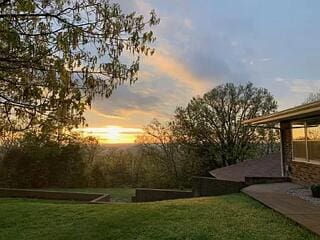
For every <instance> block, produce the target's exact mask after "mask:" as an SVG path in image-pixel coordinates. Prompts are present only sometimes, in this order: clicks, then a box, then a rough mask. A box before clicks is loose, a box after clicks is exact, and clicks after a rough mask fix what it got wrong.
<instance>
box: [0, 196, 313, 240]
mask: <svg viewBox="0 0 320 240" xmlns="http://www.w3.org/2000/svg"><path fill="white" fill-rule="evenodd" d="M0 239H1V240H2V239H5V240H11V239H14V240H18V239H32V240H37V239H41V240H44V239H119V240H129V239H130V240H132V239H139V240H143V239H152V240H153V239H157V240H159V239H160V240H161V239H181V240H182V239H184V240H185V239H198V240H204V239H218V240H221V239H227V240H230V239H244V240H250V239H257V240H261V239H268V240H269V239H276V240H279V239H281V240H284V239H290V240H291V239H304V240H305V239H319V238H317V237H316V236H315V235H313V234H312V233H310V232H308V231H307V230H305V229H303V228H301V227H299V226H297V225H296V224H294V223H293V222H291V221H289V220H287V219H286V218H284V217H282V216H281V215H280V214H278V213H276V212H273V211H272V210H270V209H267V208H265V207H264V206H262V205H261V204H260V203H258V202H256V201H254V200H252V199H250V198H248V197H246V196H245V195H243V194H233V195H228V196H221V197H208V198H194V199H185V200H173V201H162V202H154V203H139V204H135V203H110V204H102V205H101V204H98V205H94V204H75V203H73V204H69V203H65V202H63V203H59V202H53V201H44V200H41V201H39V200H22V199H1V200H0Z"/></svg>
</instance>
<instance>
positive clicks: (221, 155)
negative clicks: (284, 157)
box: [172, 83, 277, 172]
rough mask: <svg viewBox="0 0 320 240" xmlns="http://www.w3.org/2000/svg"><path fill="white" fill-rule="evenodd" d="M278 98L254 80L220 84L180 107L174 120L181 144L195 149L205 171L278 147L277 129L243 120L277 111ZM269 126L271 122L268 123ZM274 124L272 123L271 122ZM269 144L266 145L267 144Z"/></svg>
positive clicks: (175, 131) (173, 125)
mask: <svg viewBox="0 0 320 240" xmlns="http://www.w3.org/2000/svg"><path fill="white" fill-rule="evenodd" d="M276 109H277V104H276V101H275V100H274V98H273V96H272V95H271V94H270V93H269V92H268V90H267V89H263V88H256V87H254V86H253V85H252V83H248V84H246V85H234V84H232V83H227V84H225V85H220V86H218V87H216V88H214V89H212V90H211V91H209V92H207V93H206V94H204V96H203V97H194V98H193V99H192V100H191V101H190V102H189V104H188V105H187V107H185V108H183V107H178V108H177V109H176V113H175V116H174V121H173V122H172V129H173V135H174V136H175V137H176V139H177V141H178V142H179V144H181V145H183V146H185V147H186V148H189V149H192V150H194V151H196V153H197V154H198V156H199V157H200V158H201V160H202V169H203V171H204V172H206V171H208V170H211V169H214V168H217V167H221V166H228V165H230V164H234V163H237V162H239V161H243V160H245V159H247V158H250V157H252V156H254V155H256V153H257V150H259V148H260V151H259V152H258V153H261V147H262V150H264V149H267V150H266V151H265V152H264V153H268V152H270V151H274V149H276V145H277V144H276V142H277V135H276V132H275V130H273V129H268V128H257V127H251V126H245V125H243V124H242V122H243V121H244V120H246V119H251V118H254V117H258V116H263V115H267V114H270V113H272V112H274V111H275V110H276ZM267 127H268V126H267ZM269 127H272V126H269ZM265 146H267V148H265Z"/></svg>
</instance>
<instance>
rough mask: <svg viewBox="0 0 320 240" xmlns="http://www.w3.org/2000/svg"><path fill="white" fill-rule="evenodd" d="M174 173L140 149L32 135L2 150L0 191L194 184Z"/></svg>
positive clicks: (68, 137) (72, 138) (77, 137)
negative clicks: (0, 189) (11, 188)
mask: <svg viewBox="0 0 320 240" xmlns="http://www.w3.org/2000/svg"><path fill="white" fill-rule="evenodd" d="M175 161H176V160H175ZM171 170H173V169H171V165H170V166H169V165H168V163H167V162H162V161H159V159H158V158H156V157H155V156H153V155H152V154H150V153H148V154H146V152H145V151H144V148H142V146H140V145H136V146H134V147H131V148H127V149H117V148H111V147H110V148H108V147H105V146H101V145H99V144H98V142H97V141H96V140H95V139H94V138H82V137H80V136H78V135H73V134H71V135H65V134H60V135H59V137H57V136H51V137H48V135H46V136H45V137H44V136H43V135H41V134H40V135H39V134H36V133H28V134H25V135H24V136H23V137H21V138H19V139H16V140H15V141H12V142H11V144H10V145H7V146H5V147H3V148H2V155H1V159H0V187H14V188H46V187H124V186H127V187H158V188H166V187H182V186H189V185H188V183H187V182H185V183H184V184H182V183H181V182H180V183H178V182H177V181H176V180H177V179H176V177H177V175H175V174H171V173H169V172H168V171H170V172H171ZM186 174H187V173H186ZM179 176H180V174H179Z"/></svg>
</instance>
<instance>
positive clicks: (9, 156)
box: [0, 133, 91, 187]
mask: <svg viewBox="0 0 320 240" xmlns="http://www.w3.org/2000/svg"><path fill="white" fill-rule="evenodd" d="M89 141H91V140H89ZM86 146H87V142H86V140H83V139H81V138H79V137H77V136H73V135H71V136H69V135H63V137H62V136H59V141H58V140H57V139H52V137H47V136H42V135H36V134H34V133H28V134H26V135H25V136H24V137H23V138H22V139H19V140H18V141H17V142H16V144H14V145H12V146H11V147H10V148H8V149H7V151H6V152H4V155H3V159H2V161H1V168H0V171H1V172H2V174H1V178H0V182H1V184H2V185H4V186H6V187H8V186H10V187H48V186H65V187H72V186H84V185H85V184H86V182H87V181H86V164H87V161H86V159H85V152H86V150H87V149H88V148H86Z"/></svg>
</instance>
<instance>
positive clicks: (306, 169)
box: [291, 161, 320, 184]
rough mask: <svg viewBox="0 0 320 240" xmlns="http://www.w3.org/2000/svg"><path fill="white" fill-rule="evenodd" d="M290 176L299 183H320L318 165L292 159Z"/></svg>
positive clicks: (319, 167) (319, 166)
mask: <svg viewBox="0 0 320 240" xmlns="http://www.w3.org/2000/svg"><path fill="white" fill-rule="evenodd" d="M291 178H292V180H293V181H297V182H300V183H306V184H314V183H319V184H320V165H317V164H312V163H307V162H295V161H293V162H291Z"/></svg>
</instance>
